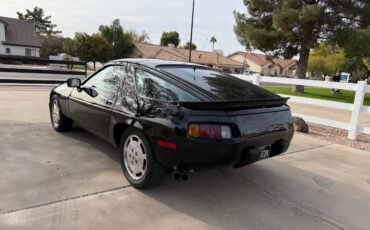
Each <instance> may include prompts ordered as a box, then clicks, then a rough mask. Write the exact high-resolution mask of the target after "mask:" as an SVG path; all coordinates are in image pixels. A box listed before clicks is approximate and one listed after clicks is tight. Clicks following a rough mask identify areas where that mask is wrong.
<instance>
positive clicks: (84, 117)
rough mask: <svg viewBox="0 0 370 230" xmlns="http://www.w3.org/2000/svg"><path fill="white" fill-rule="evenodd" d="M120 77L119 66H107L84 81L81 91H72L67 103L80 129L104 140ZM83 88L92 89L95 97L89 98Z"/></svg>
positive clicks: (120, 68) (121, 74) (121, 73)
mask: <svg viewBox="0 0 370 230" xmlns="http://www.w3.org/2000/svg"><path fill="white" fill-rule="evenodd" d="M122 76H123V68H122V67H121V66H107V67H105V68H103V69H101V70H100V71H98V72H97V73H96V74H94V75H93V76H92V77H91V78H89V79H88V80H87V81H85V82H84V83H83V84H82V85H81V89H82V90H81V89H77V88H76V89H74V90H73V91H72V93H71V95H70V103H69V108H70V112H71V116H72V119H73V120H74V121H75V122H76V123H77V124H78V125H80V126H81V127H82V128H84V129H86V130H88V131H90V132H92V133H94V134H95V135H97V136H100V137H102V138H105V139H106V138H107V134H108V128H109V127H108V126H109V121H110V116H111V112H112V107H113V106H114V103H115V101H116V98H117V95H118V92H119V89H120V87H121V81H122ZM83 88H87V89H92V90H94V91H95V92H96V93H97V95H96V96H91V95H90V94H88V93H87V92H86V91H85V90H83Z"/></svg>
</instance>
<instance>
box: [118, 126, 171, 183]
mask: <svg viewBox="0 0 370 230" xmlns="http://www.w3.org/2000/svg"><path fill="white" fill-rule="evenodd" d="M133 137H134V138H135V137H138V138H139V139H140V140H141V143H142V147H144V149H145V150H144V151H145V155H146V164H145V163H144V165H145V173H143V174H142V175H143V176H142V178H138V179H135V178H133V177H132V176H131V175H130V173H129V172H128V170H130V169H128V167H126V165H125V153H124V150H125V148H126V147H125V143H126V140H127V139H128V138H133ZM140 146H141V145H140ZM127 148H128V147H127ZM119 149H120V158H121V167H122V171H123V174H124V175H125V177H126V179H127V180H128V181H129V183H130V184H131V185H132V186H133V187H135V188H137V189H149V188H152V187H154V186H155V185H157V184H158V183H159V182H160V181H161V179H162V178H163V176H164V175H165V170H164V168H163V167H162V166H161V165H160V164H159V162H158V161H157V159H156V157H155V154H154V152H153V150H152V148H151V146H150V143H149V141H148V139H147V138H146V136H145V135H144V134H143V133H142V132H141V131H139V130H138V129H136V128H128V129H127V130H126V131H125V132H124V133H123V135H122V137H121V141H120V148H119ZM141 149H142V148H141ZM127 151H128V150H127ZM126 164H127V158H126ZM131 174H132V172H131Z"/></svg>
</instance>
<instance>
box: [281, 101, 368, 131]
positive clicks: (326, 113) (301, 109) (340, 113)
mask: <svg viewBox="0 0 370 230" xmlns="http://www.w3.org/2000/svg"><path fill="white" fill-rule="evenodd" d="M288 104H289V106H290V108H291V109H292V111H293V112H294V113H299V114H304V115H309V116H315V117H320V118H325V119H330V120H335V121H342V122H347V123H349V121H350V120H351V113H352V112H351V111H348V110H342V109H333V108H328V107H322V106H316V105H307V104H302V103H294V102H288ZM360 119H361V120H360V122H361V124H363V125H368V126H370V114H365V113H363V114H361V118H360Z"/></svg>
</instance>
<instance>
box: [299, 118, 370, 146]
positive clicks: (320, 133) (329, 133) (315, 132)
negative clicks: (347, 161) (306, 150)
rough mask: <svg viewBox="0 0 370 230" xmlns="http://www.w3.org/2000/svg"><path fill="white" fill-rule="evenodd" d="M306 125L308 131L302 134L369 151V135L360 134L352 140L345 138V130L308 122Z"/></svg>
mask: <svg viewBox="0 0 370 230" xmlns="http://www.w3.org/2000/svg"><path fill="white" fill-rule="evenodd" d="M308 126H309V132H308V133H306V134H304V135H307V136H310V137H313V138H317V139H321V140H325V141H329V142H332V143H336V144H341V145H346V146H348V147H352V148H355V149H360V150H364V151H367V152H370V135H365V134H360V135H359V136H358V137H357V140H355V141H352V140H350V139H348V138H347V135H348V131H346V130H342V129H336V128H332V127H328V126H322V125H316V124H312V123H308Z"/></svg>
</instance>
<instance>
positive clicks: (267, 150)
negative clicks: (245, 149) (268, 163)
mask: <svg viewBox="0 0 370 230" xmlns="http://www.w3.org/2000/svg"><path fill="white" fill-rule="evenodd" d="M269 157H270V146H269V147H266V148H265V149H264V150H262V151H261V153H260V160H262V159H266V158H269Z"/></svg>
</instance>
